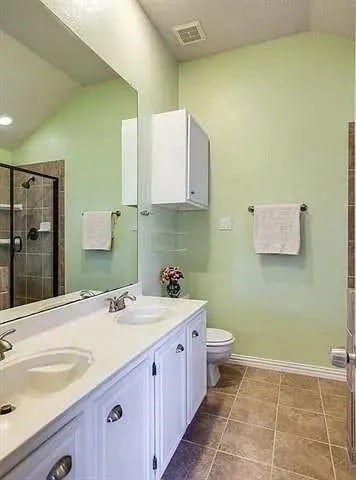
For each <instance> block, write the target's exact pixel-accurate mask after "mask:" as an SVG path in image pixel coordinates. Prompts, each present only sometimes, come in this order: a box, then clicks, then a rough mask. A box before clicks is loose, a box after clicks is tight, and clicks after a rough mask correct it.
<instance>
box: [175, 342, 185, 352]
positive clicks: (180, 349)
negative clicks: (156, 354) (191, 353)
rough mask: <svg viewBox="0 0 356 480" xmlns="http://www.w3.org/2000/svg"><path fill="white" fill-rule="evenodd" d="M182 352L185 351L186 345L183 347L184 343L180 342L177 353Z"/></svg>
mask: <svg viewBox="0 0 356 480" xmlns="http://www.w3.org/2000/svg"><path fill="white" fill-rule="evenodd" d="M181 352H184V347H183V345H182V344H181V343H180V344H179V345H177V348H176V353H181Z"/></svg>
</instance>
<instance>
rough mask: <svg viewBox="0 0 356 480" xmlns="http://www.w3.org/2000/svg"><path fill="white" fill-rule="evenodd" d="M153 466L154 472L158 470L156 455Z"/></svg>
mask: <svg viewBox="0 0 356 480" xmlns="http://www.w3.org/2000/svg"><path fill="white" fill-rule="evenodd" d="M152 466H153V470H157V457H156V455H155V456H154V457H153V462H152Z"/></svg>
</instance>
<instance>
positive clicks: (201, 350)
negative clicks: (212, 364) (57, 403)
mask: <svg viewBox="0 0 356 480" xmlns="http://www.w3.org/2000/svg"><path fill="white" fill-rule="evenodd" d="M186 330H187V341H186V343H187V359H188V360H187V423H188V424H189V423H190V422H191V421H192V420H193V417H194V415H195V414H196V412H197V410H198V408H199V407H200V404H201V402H202V401H203V399H204V397H205V395H206V391H207V371H206V370H207V358H206V355H207V352H206V316H205V312H200V313H198V314H197V315H195V316H194V317H193V319H192V320H191V321H190V322H189V324H188V325H187V329H186ZM198 372H199V373H198Z"/></svg>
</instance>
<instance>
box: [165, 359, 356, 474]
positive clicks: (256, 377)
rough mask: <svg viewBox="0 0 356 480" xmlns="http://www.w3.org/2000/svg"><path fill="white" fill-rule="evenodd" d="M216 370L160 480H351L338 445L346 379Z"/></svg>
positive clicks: (344, 453)
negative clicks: (218, 376) (217, 376)
mask: <svg viewBox="0 0 356 480" xmlns="http://www.w3.org/2000/svg"><path fill="white" fill-rule="evenodd" d="M221 370H222V376H221V379H220V382H219V384H218V386H217V387H216V388H214V389H209V392H208V396H207V398H206V399H205V401H204V402H203V404H202V406H201V408H200V410H199V411H198V413H197V415H196V416H195V418H194V420H193V422H192V423H191V425H190V426H189V428H188V430H187V432H186V435H185V437H184V439H183V440H182V442H181V444H180V445H179V447H178V450H177V452H176V453H175V455H174V457H173V459H172V461H171V463H170V464H169V466H168V468H167V470H166V472H165V474H164V476H163V479H164V480H356V470H351V467H350V465H349V462H348V456H347V451H346V449H345V437H346V401H347V397H346V384H345V383H343V382H337V381H330V380H323V379H318V378H314V377H308V376H304V375H295V374H289V373H279V372H273V371H269V370H262V369H255V368H249V367H248V368H245V367H240V366H237V365H236V366H235V365H225V366H223V367H222V369H221Z"/></svg>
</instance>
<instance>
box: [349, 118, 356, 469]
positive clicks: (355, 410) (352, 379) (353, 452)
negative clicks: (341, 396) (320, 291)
mask: <svg viewBox="0 0 356 480" xmlns="http://www.w3.org/2000/svg"><path fill="white" fill-rule="evenodd" d="M348 177H349V198H348V218H349V220H348V241H349V244H348V257H349V258H348V287H349V288H348V321H347V351H348V352H355V351H356V345H355V330H356V315H355V122H351V123H350V124H349V170H348ZM355 370H356V369H355V367H354V366H353V365H351V364H350V365H349V366H348V371H347V380H348V386H349V402H348V404H349V405H348V408H349V418H350V419H351V421H350V422H349V428H348V447H349V453H350V458H351V460H352V463H354V464H356V398H355V394H356V392H355V384H356V373H355Z"/></svg>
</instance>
